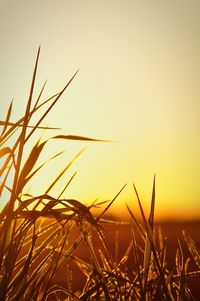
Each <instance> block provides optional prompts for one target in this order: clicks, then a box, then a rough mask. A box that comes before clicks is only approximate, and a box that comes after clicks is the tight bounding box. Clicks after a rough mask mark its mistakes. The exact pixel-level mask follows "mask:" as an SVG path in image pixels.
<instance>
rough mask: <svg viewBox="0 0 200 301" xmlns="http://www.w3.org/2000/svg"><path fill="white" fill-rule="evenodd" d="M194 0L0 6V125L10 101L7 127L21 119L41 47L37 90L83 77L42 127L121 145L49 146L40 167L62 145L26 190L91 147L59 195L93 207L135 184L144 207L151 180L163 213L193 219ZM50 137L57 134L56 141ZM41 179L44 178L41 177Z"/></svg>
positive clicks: (196, 210) (198, 205)
mask: <svg viewBox="0 0 200 301" xmlns="http://www.w3.org/2000/svg"><path fill="white" fill-rule="evenodd" d="M199 37H200V2H199V1H194V0H190V1H183V0H182V1H172V0H168V1H158V0H157V1H134V0H132V1H128V0H123V1H117V0H115V1H106V0H101V1H97V0H95V1H92V0H90V1H89V0H88V1H81V0H79V1H76V0H73V1H67V0H65V1H64V0H60V1H49V0H48V1H47V0H46V1H27V0H26V1H25V0H23V1H20V0H18V1H2V0H1V1H0V44H1V55H0V79H1V89H0V98H1V110H0V117H1V119H2V118H3V117H4V118H5V112H6V109H7V106H8V104H9V102H10V100H11V99H12V98H13V97H14V99H15V105H14V109H15V112H14V114H13V120H15V119H16V118H17V116H18V117H19V114H20V112H24V106H25V102H26V98H27V95H28V90H29V86H30V79H31V74H32V69H33V65H34V60H35V55H36V51H37V48H38V46H39V45H40V44H41V46H42V51H41V57H40V65H39V73H38V79H37V90H38V91H39V89H40V87H41V86H42V84H43V82H44V81H45V80H46V79H47V78H48V85H47V89H46V94H45V95H46V96H49V95H51V94H54V92H57V91H59V90H60V89H61V88H62V87H63V86H64V84H65V83H66V82H67V80H69V78H70V77H71V76H72V75H73V73H74V72H75V71H76V70H77V69H78V68H79V69H80V71H79V73H78V75H77V77H76V79H75V80H74V81H73V83H72V84H71V86H70V87H69V89H68V90H67V92H66V93H65V95H64V96H63V97H62V99H61V101H60V102H59V103H58V104H57V106H56V107H55V108H54V109H53V111H52V112H51V114H50V115H49V116H48V118H47V121H46V123H47V122H48V123H49V124H50V125H51V126H58V127H62V131H60V132H59V133H66V134H77V135H84V136H89V137H95V138H105V139H113V140H116V141H118V142H117V143H112V144H108V143H103V144H99V143H96V144H93V143H87V144H86V143H77V142H60V143H58V142H57V141H56V144H55V143H54V142H53V141H52V142H49V144H48V146H47V148H46V149H45V154H44V157H43V158H41V160H42V159H44V160H45V159H46V158H47V157H48V156H50V153H51V154H52V153H55V152H57V151H60V150H63V149H66V154H65V155H64V156H63V158H62V160H59V161H56V163H55V164H53V163H52V164H50V165H49V167H47V168H46V170H45V171H44V174H43V175H40V177H39V180H38V179H35V181H33V185H32V191H35V193H38V192H43V191H42V190H43V187H44V185H47V183H49V181H50V179H51V178H52V179H53V177H54V175H55V172H58V170H59V169H61V168H62V166H63V164H66V163H67V162H68V161H69V160H70V159H71V158H72V156H73V155H75V154H76V153H77V152H78V151H79V150H80V149H81V148H82V147H84V146H86V145H87V150H86V151H85V152H84V153H83V154H82V156H81V157H80V158H79V159H78V160H77V162H76V163H75V164H74V165H73V167H72V168H71V170H70V173H69V174H68V175H66V178H65V179H64V180H63V183H61V184H60V187H58V188H57V191H54V192H52V193H55V195H56V193H58V191H59V189H61V187H62V185H64V182H66V180H67V179H68V178H69V177H70V175H71V174H72V173H73V172H74V171H76V170H78V174H77V176H76V179H75V180H74V182H73V183H72V184H71V186H70V188H69V190H68V192H67V193H66V195H65V197H74V198H77V199H79V200H81V201H83V202H86V203H91V202H92V201H94V199H96V198H98V197H99V199H100V200H104V199H111V198H112V197H113V196H114V195H115V194H116V193H117V192H118V191H119V190H120V188H121V187H122V186H123V185H124V184H125V183H128V185H127V188H126V189H125V190H124V192H123V193H122V195H121V196H120V197H119V199H118V201H116V204H115V205H114V206H113V209H117V210H118V211H117V212H118V214H121V212H122V210H124V211H125V210H126V209H125V205H124V202H128V203H129V204H130V205H131V206H132V208H137V204H136V198H135V196H134V191H133V188H132V182H133V181H134V182H135V184H136V186H137V187H138V190H139V192H140V194H141V198H142V201H143V203H144V204H145V205H148V204H149V200H150V196H151V186H152V180H153V175H154V173H156V176H157V204H156V212H157V216H158V217H162V216H164V215H165V216H168V217H184V218H187V217H200V184H199V179H200V139H199V137H200V99H199V96H200V85H199V80H200V60H199V53H200V38H199ZM53 134H54V133H53ZM47 175H48V176H47Z"/></svg>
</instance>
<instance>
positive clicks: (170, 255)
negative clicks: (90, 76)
mask: <svg viewBox="0 0 200 301" xmlns="http://www.w3.org/2000/svg"><path fill="white" fill-rule="evenodd" d="M39 54H40V49H39V50H38V54H37V58H36V63H35V68H34V72H33V78H32V82H31V88H30V94H29V98H28V100H27V106H26V110H25V114H24V116H22V117H21V118H19V120H17V121H16V122H13V121H11V113H12V102H11V104H10V107H9V108H8V111H7V115H6V118H5V120H1V121H0V125H1V126H2V132H1V136H0V146H1V149H0V157H1V159H2V162H3V164H2V167H1V170H0V175H1V178H2V180H1V183H0V194H1V198H3V197H4V192H5V191H8V193H9V197H8V199H7V200H6V202H5V200H4V203H5V206H4V207H3V208H2V210H1V213H0V269H1V270H0V271H1V272H0V300H2V301H3V300H9V301H10V300H12V301H14V300H16V301H18V300H23V301H25V300H27V301H33V300H35V301H39V300H41V301H44V300H194V298H195V297H194V296H195V294H197V293H198V288H196V287H195V285H193V284H195V279H198V278H199V274H200V252H199V249H198V246H197V244H196V243H195V241H194V240H193V238H192V237H191V236H190V235H191V233H190V231H187V227H185V232H183V233H179V235H178V236H177V237H174V236H173V243H174V241H176V244H175V245H173V243H172V239H171V232H170V231H169V229H170V227H171V226H169V225H167V226H165V225H164V224H163V225H161V227H158V226H157V225H155V223H154V205H155V177H154V181H153V189H152V198H151V210H150V213H149V217H148V218H146V216H145V214H144V211H143V207H142V204H141V201H140V197H139V195H138V192H137V189H136V187H135V186H134V185H133V189H134V190H135V194H136V198H137V201H138V205H139V208H140V213H141V220H138V219H137V218H136V217H135V216H134V213H133V210H132V209H131V208H129V207H128V206H127V210H128V212H129V214H130V221H128V222H122V221H114V220H111V219H108V218H107V219H106V213H107V211H108V209H109V207H110V206H111V205H112V204H113V202H114V201H115V199H116V198H117V197H118V195H119V194H120V193H121V191H122V190H123V189H124V187H125V186H124V187H122V188H121V189H120V190H119V192H118V193H117V194H116V196H114V197H113V199H112V200H111V201H109V202H104V204H103V203H101V204H98V203H93V204H91V205H90V206H85V205H83V204H82V203H81V202H79V201H78V200H74V199H64V198H62V195H63V193H64V192H65V190H66V189H67V188H68V186H69V184H70V183H71V181H72V180H73V179H74V177H75V174H74V175H73V176H72V177H71V178H70V179H69V180H68V182H67V184H66V185H65V187H63V189H62V191H60V194H59V195H58V196H57V197H56V198H55V197H53V196H52V195H51V190H52V188H53V187H54V186H55V185H56V184H57V183H58V182H59V180H60V179H61V178H62V177H63V176H64V175H65V173H66V172H67V171H68V169H69V168H70V166H71V164H72V163H73V162H74V160H76V159H77V158H78V156H80V155H81V153H82V151H83V150H81V151H80V152H79V153H78V154H77V155H75V157H74V158H73V160H72V161H71V162H69V163H68V164H67V165H66V166H64V167H63V170H61V172H60V174H58V175H55V179H54V180H53V181H52V183H51V184H50V185H49V187H44V192H43V194H41V195H38V196H32V195H30V194H26V193H25V186H26V184H27V183H29V182H31V180H32V178H33V177H34V176H35V175H36V174H37V172H38V171H39V170H40V169H42V168H43V166H44V164H47V163H48V161H49V160H53V159H54V158H55V157H57V156H59V155H60V154H61V153H60V154H55V155H54V156H53V157H52V158H49V159H48V160H47V161H46V162H44V163H43V164H41V165H40V166H39V167H36V163H37V161H38V158H39V157H40V155H41V153H42V152H43V148H44V146H45V144H46V143H48V141H49V140H50V139H49V140H46V141H43V142H42V141H41V140H39V141H37V143H36V144H35V145H33V147H32V150H31V152H30V154H29V155H28V156H27V158H25V152H24V150H25V147H26V145H27V142H28V141H29V139H30V138H31V137H32V136H33V135H34V134H35V132H36V131H38V130H39V129H43V128H45V129H46V130H55V128H54V129H53V128H48V127H43V126H42V125H41V123H42V121H43V120H44V119H45V117H46V116H47V114H48V113H49V112H50V111H51V109H52V108H53V107H54V105H55V104H56V103H57V101H59V99H60V97H61V96H62V94H63V93H64V92H65V90H66V89H67V87H68V86H69V84H70V83H71V82H72V81H73V79H74V77H75V76H76V74H77V72H76V73H75V74H74V75H73V76H72V78H71V79H70V81H69V82H68V83H67V84H66V86H65V87H64V88H63V89H62V90H61V91H60V92H59V93H57V94H55V95H53V96H52V97H50V98H48V99H46V100H43V101H41V99H42V95H43V90H44V88H45V85H44V86H43V87H42V89H41V91H40V93H39V95H38V97H37V98H36V100H35V101H34V100H33V98H34V97H33V92H34V87H35V80H36V73H37V67H38V60H39ZM44 105H47V106H48V107H47V108H46V107H45V106H44ZM45 108H46V109H45ZM38 110H43V113H42V116H41V117H40V118H39V120H37V121H36V122H35V124H33V123H32V121H31V120H32V117H33V116H34V115H35V113H36V112H37V111H38ZM11 138H12V140H11V141H14V142H12V143H11V142H10V139H11ZM51 139H54V140H55V139H64V140H81V141H93V142H97V141H101V142H102V141H104V142H105V141H106V140H98V139H93V138H87V137H81V136H74V135H53V136H52V138H51ZM10 145H12V146H10ZM22 162H25V163H24V164H23V165H22ZM11 175H12V176H11ZM10 179H12V181H11V180H10ZM6 195H7V194H6ZM96 206H102V207H103V206H104V208H102V213H100V214H99V215H98V216H94V215H93V214H92V209H93V208H95V207H96ZM167 231H168V232H169V233H166V232H167ZM173 232H174V231H173ZM179 232H180V231H179ZM165 235H166V236H169V243H168V240H167V239H166V238H165ZM170 241H171V242H170Z"/></svg>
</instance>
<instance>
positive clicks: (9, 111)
mask: <svg viewBox="0 0 200 301" xmlns="http://www.w3.org/2000/svg"><path fill="white" fill-rule="evenodd" d="M12 106H13V100H12V101H11V103H10V106H9V108H8V112H7V116H6V121H5V124H4V127H3V130H2V133H1V136H2V135H3V134H4V133H5V131H6V129H7V126H8V124H9V120H10V116H11V112H12Z"/></svg>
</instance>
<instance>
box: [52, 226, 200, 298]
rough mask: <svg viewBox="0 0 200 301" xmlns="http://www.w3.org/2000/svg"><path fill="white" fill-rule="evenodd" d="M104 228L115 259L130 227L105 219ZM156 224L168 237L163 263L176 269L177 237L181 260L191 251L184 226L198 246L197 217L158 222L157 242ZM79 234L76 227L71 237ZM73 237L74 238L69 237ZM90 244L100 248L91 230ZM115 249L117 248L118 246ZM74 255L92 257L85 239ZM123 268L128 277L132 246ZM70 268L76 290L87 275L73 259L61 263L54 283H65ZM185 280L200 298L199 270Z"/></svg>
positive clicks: (126, 243)
mask: <svg viewBox="0 0 200 301" xmlns="http://www.w3.org/2000/svg"><path fill="white" fill-rule="evenodd" d="M101 225H102V226H103V228H104V229H105V231H104V234H105V238H106V241H107V242H108V245H109V249H110V251H111V253H112V256H113V258H114V257H118V258H115V259H116V260H117V261H118V260H119V261H120V259H121V258H122V257H123V256H124V254H125V253H126V251H127V249H128V247H129V243H130V240H131V230H130V226H129V225H117V226H116V225H111V224H106V223H101ZM159 228H160V229H161V230H162V232H163V236H166V238H167V252H166V265H167V268H168V269H169V271H172V270H175V265H176V259H175V257H176V250H177V248H178V238H179V239H180V241H181V245H182V248H183V255H184V260H185V261H186V258H187V257H190V258H191V256H190V252H189V250H188V247H187V246H186V243H185V241H184V239H183V235H182V231H183V230H184V231H185V232H186V234H188V235H190V236H191V237H192V238H193V239H194V241H195V243H196V244H197V246H198V247H199V246H200V235H199V233H200V232H199V231H200V221H187V222H175V221H163V222H159V223H158V224H156V225H155V233H156V237H157V239H156V244H157V245H158V244H159V243H158V235H159V233H158V232H159ZM77 235H78V229H76V230H75V231H74V234H73V237H74V238H75V237H77ZM116 239H117V240H118V244H116ZM136 239H137V240H139V244H141V247H144V246H143V245H144V244H143V243H142V241H141V238H140V237H139V235H136ZM72 240H73V239H72ZM93 245H94V246H95V249H98V248H101V243H100V242H99V238H98V237H97V236H96V235H95V234H94V237H93ZM117 249H118V250H117ZM74 255H76V256H77V257H79V258H81V259H83V260H84V261H86V262H88V263H91V257H90V255H89V253H88V250H87V247H86V245H85V244H84V242H82V243H81V245H80V246H79V248H78V249H77V250H76V251H75V252H74ZM141 262H142V256H141ZM125 266H126V269H128V270H129V275H130V277H131V274H132V270H135V260H134V256H133V250H131V251H130V254H129V259H128V262H127V264H125ZM69 270H71V273H72V274H71V277H72V289H73V291H74V292H76V291H79V290H81V289H82V288H83V286H84V283H85V281H86V277H85V276H84V275H83V273H82V272H81V271H80V269H79V268H78V266H77V265H76V264H75V263H74V261H72V260H69V261H68V262H67V264H66V265H64V266H63V267H62V268H61V269H60V271H59V273H58V275H57V276H56V278H55V279H54V281H53V282H54V283H59V284H61V285H63V286H65V287H66V286H67V281H66V271H69ZM193 270H197V267H196V265H195V262H194V260H193V259H192V258H191V261H190V263H189V271H193ZM187 283H188V285H189V287H190V289H191V292H192V294H193V296H194V297H195V300H199V299H198V298H199V296H200V285H199V283H200V274H199V276H195V277H192V278H190V279H189V278H188V279H187Z"/></svg>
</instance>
